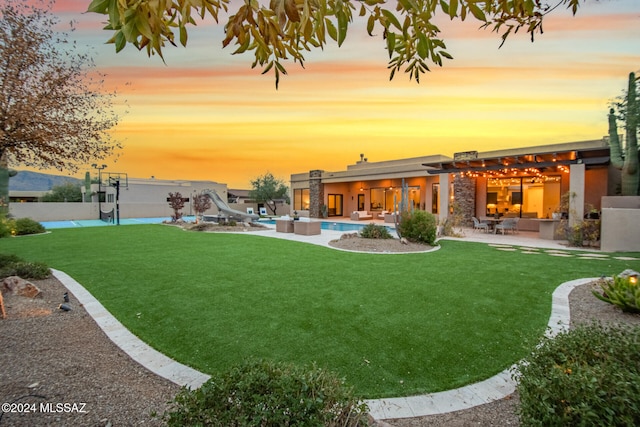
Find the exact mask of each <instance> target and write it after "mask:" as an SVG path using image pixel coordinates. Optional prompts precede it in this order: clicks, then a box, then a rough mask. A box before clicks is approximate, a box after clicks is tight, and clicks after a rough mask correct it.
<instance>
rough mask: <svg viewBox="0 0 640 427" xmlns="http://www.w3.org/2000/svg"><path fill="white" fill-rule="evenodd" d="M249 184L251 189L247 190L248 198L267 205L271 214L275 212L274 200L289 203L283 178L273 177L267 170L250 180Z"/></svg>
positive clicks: (287, 191)
mask: <svg viewBox="0 0 640 427" xmlns="http://www.w3.org/2000/svg"><path fill="white" fill-rule="evenodd" d="M251 186H252V187H253V189H252V190H251V191H249V198H251V199H252V200H254V201H255V202H256V203H264V204H265V205H267V207H268V208H269V209H271V212H272V213H273V215H275V214H276V200H284V201H286V203H289V187H287V186H286V184H285V183H284V181H283V180H280V179H277V178H275V177H274V176H273V175H272V174H271V173H269V172H267V173H266V174H264V175H262V176H259V177H257V178H256V179H254V180H252V181H251Z"/></svg>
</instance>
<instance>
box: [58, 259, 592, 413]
mask: <svg viewBox="0 0 640 427" xmlns="http://www.w3.org/2000/svg"><path fill="white" fill-rule="evenodd" d="M51 271H52V272H53V275H54V276H55V277H56V278H57V279H58V280H59V281H60V282H61V283H62V284H64V286H65V287H66V288H67V289H68V290H69V291H70V292H71V293H72V294H73V295H74V296H75V297H76V298H77V299H78V301H79V302H80V304H82V305H83V307H84V308H85V310H86V311H87V313H89V315H90V316H91V317H93V319H94V320H95V321H96V323H97V324H98V326H99V327H100V328H101V329H102V330H103V331H104V333H105V334H106V335H107V337H109V339H110V340H111V341H113V342H114V343H115V344H116V345H117V346H118V347H120V348H121V349H122V350H123V351H124V352H125V353H127V354H128V355H129V356H130V357H131V358H132V359H133V360H135V361H136V362H138V363H140V364H141V365H142V366H144V367H145V368H147V369H149V370H150V371H151V372H154V373H155V374H157V375H160V376H161V377H163V378H166V379H168V380H169V381H172V382H174V383H176V384H178V385H181V386H188V387H190V388H197V387H199V386H200V385H202V384H203V383H204V382H206V381H207V380H208V379H209V378H210V377H209V376H208V375H206V374H203V373H202V372H199V371H197V370H195V369H192V368H190V367H188V366H185V365H183V364H181V363H179V362H176V361H175V360H173V359H171V358H169V357H167V356H165V355H164V354H162V353H160V352H158V351H157V350H154V349H153V348H151V347H150V346H149V345H147V344H145V343H144V342H142V341H141V340H140V339H139V338H138V337H136V336H135V335H133V334H132V333H131V332H129V330H128V329H126V328H125V327H124V325H122V324H121V323H120V322H119V321H118V320H117V319H116V318H115V317H113V316H112V315H111V314H110V313H109V312H108V311H107V310H106V309H105V308H104V306H103V305H102V304H100V302H99V301H98V300H96V299H95V298H94V297H93V295H91V293H89V291H87V290H86V289H85V288H84V287H83V286H82V285H81V284H80V283H78V282H77V281H75V280H74V279H73V278H72V277H71V276H69V275H68V274H66V273H64V272H62V271H59V270H53V269H52V270H51ZM594 280H597V279H596V278H591V279H578V280H572V281H570V282H565V283H563V284H562V285H560V286H559V287H558V288H556V290H555V291H554V292H553V295H552V302H551V303H552V306H551V317H550V318H549V323H548V330H547V336H555V335H556V334H558V333H560V332H562V331H566V330H567V329H568V328H569V320H570V313H569V294H570V293H571V291H572V290H573V289H574V288H575V287H576V286H580V285H584V284H587V283H589V282H592V281H594ZM514 367H515V365H513V366H511V367H510V368H508V369H505V370H504V371H502V372H500V373H499V374H497V375H495V376H493V377H491V378H489V379H486V380H484V381H481V382H479V383H475V384H470V385H468V386H465V387H461V388H457V389H454V390H449V391H444V392H439V393H430V394H425V395H420V396H409V397H397V398H388V399H372V400H366V401H365V403H366V404H367V405H368V406H369V413H370V414H371V416H372V417H373V418H375V419H391V418H413V417H419V416H425V415H434V414H441V413H446V412H453V411H459V410H462V409H469V408H472V407H474V406H477V405H483V404H485V403H489V402H492V401H494V400H499V399H502V398H504V397H506V396H508V395H510V394H511V393H513V392H514V391H515V386H516V383H515V381H514V380H513V378H512V372H513V368H514Z"/></svg>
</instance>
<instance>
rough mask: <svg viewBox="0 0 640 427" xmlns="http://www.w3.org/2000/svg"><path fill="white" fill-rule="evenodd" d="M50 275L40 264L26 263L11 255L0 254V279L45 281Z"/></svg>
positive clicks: (46, 268)
mask: <svg viewBox="0 0 640 427" xmlns="http://www.w3.org/2000/svg"><path fill="white" fill-rule="evenodd" d="M50 274H51V271H50V270H49V267H47V265H46V264H44V263H42V262H26V261H24V260H23V259H22V258H20V257H18V256H16V255H13V254H0V278H5V277H9V276H19V277H22V278H23V279H36V280H41V279H46V278H47V277H49V275H50Z"/></svg>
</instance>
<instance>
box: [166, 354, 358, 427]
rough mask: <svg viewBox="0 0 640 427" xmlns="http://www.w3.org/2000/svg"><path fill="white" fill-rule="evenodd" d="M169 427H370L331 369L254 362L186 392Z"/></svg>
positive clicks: (179, 397) (179, 398)
mask: <svg viewBox="0 0 640 427" xmlns="http://www.w3.org/2000/svg"><path fill="white" fill-rule="evenodd" d="M173 404H174V410H173V411H170V412H165V413H164V421H165V422H166V423H167V426H169V427H173V426H176V427H177V426H185V425H198V426H239V427H240V426H246V427H249V426H262V427H271V426H273V427H280V426H292V425H297V426H365V425H367V417H366V406H365V405H363V404H360V403H358V400H357V399H356V398H355V397H354V396H353V394H352V391H351V389H350V388H348V387H346V386H345V384H344V382H343V381H342V380H340V379H339V378H337V377H336V376H335V375H334V374H332V373H329V372H328V371H325V370H322V369H319V368H317V367H315V366H312V367H310V368H306V367H304V368H303V367H297V366H294V365H290V364H284V363H274V362H268V361H251V362H246V363H244V364H242V365H238V366H235V367H233V368H231V369H229V370H228V371H226V372H224V373H221V374H219V375H214V376H213V377H211V379H210V380H209V381H207V382H206V383H204V384H203V385H202V386H201V387H200V388H199V389H196V390H189V389H187V388H183V389H182V390H181V391H180V393H178V395H177V396H176V397H175V399H174V402H173Z"/></svg>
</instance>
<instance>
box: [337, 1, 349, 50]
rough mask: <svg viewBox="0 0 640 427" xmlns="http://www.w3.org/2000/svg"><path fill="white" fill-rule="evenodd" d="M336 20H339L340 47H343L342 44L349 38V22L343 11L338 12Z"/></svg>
mask: <svg viewBox="0 0 640 427" xmlns="http://www.w3.org/2000/svg"><path fill="white" fill-rule="evenodd" d="M336 18H338V46H342V43H343V42H344V40H345V39H346V38H347V28H348V26H349V21H348V18H347V14H346V13H344V12H343V11H341V10H339V11H337V12H336Z"/></svg>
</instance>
